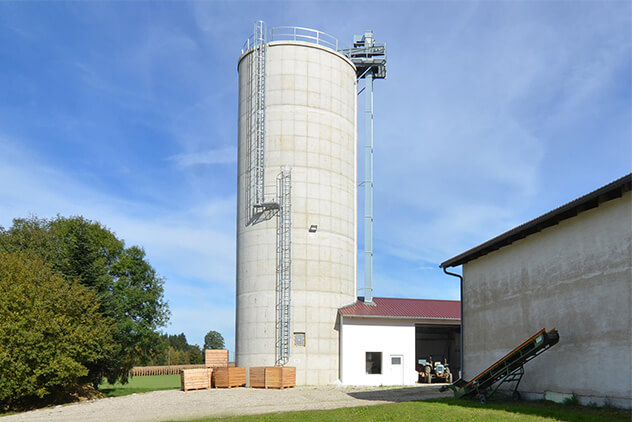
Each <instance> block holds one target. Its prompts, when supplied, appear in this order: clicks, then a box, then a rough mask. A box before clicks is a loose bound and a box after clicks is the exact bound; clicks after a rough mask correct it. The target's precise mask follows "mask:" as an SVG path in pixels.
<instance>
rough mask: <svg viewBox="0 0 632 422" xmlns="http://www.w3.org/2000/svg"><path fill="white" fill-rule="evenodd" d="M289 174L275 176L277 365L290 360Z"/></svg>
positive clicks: (290, 214) (290, 262) (290, 189)
mask: <svg viewBox="0 0 632 422" xmlns="http://www.w3.org/2000/svg"><path fill="white" fill-rule="evenodd" d="M291 182H292V174H291V172H290V171H289V170H285V169H284V170H282V171H281V173H280V174H279V176H278V177H277V192H278V203H279V212H278V214H277V271H276V273H277V285H276V365H277V366H283V365H285V364H286V363H287V362H288V360H289V358H290V299H291V297H290V287H291V281H292V254H291V250H292V236H291V230H292V205H291V193H292V192H291V191H292V183H291Z"/></svg>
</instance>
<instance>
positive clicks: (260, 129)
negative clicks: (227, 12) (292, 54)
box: [246, 21, 266, 221]
mask: <svg viewBox="0 0 632 422" xmlns="http://www.w3.org/2000/svg"><path fill="white" fill-rule="evenodd" d="M253 37H254V42H255V45H254V51H253V52H252V57H251V59H250V75H249V76H250V101H249V105H250V107H249V108H250V110H249V113H248V114H249V122H248V123H249V124H248V157H247V158H248V180H247V183H246V195H247V198H246V208H247V221H250V220H251V219H252V217H253V215H254V214H255V213H256V210H255V208H257V207H260V206H261V205H262V204H263V203H264V202H265V198H264V183H265V125H266V119H265V107H266V102H265V97H266V96H265V90H266V26H265V23H264V22H263V21H258V22H256V23H255V31H254V36H253Z"/></svg>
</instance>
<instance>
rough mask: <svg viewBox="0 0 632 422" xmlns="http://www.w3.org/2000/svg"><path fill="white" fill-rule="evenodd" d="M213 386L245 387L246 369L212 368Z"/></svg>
mask: <svg viewBox="0 0 632 422" xmlns="http://www.w3.org/2000/svg"><path fill="white" fill-rule="evenodd" d="M213 386H214V387H215V388H233V387H245V386H246V368H244V367H237V368H214V369H213Z"/></svg>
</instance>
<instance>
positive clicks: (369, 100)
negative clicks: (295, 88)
mask: <svg viewBox="0 0 632 422" xmlns="http://www.w3.org/2000/svg"><path fill="white" fill-rule="evenodd" d="M365 88H366V93H365V94H364V95H365V104H366V107H365V118H364V119H365V125H366V137H365V141H364V301H365V302H366V303H373V71H372V70H371V71H369V72H368V73H367V75H366V85H365Z"/></svg>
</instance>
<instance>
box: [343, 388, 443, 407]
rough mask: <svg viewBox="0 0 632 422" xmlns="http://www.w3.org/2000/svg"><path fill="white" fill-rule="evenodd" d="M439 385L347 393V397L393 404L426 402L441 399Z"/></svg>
mask: <svg viewBox="0 0 632 422" xmlns="http://www.w3.org/2000/svg"><path fill="white" fill-rule="evenodd" d="M440 387H441V386H440V385H427V386H423V387H409V388H406V387H404V388H392V389H382V388H380V389H376V390H370V391H354V392H349V393H347V394H348V395H349V396H351V397H353V398H355V399H359V400H370V401H390V402H393V403H399V402H405V401H417V400H428V399H431V398H437V397H441V396H442V394H441V393H440V392H439V388H440Z"/></svg>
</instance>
